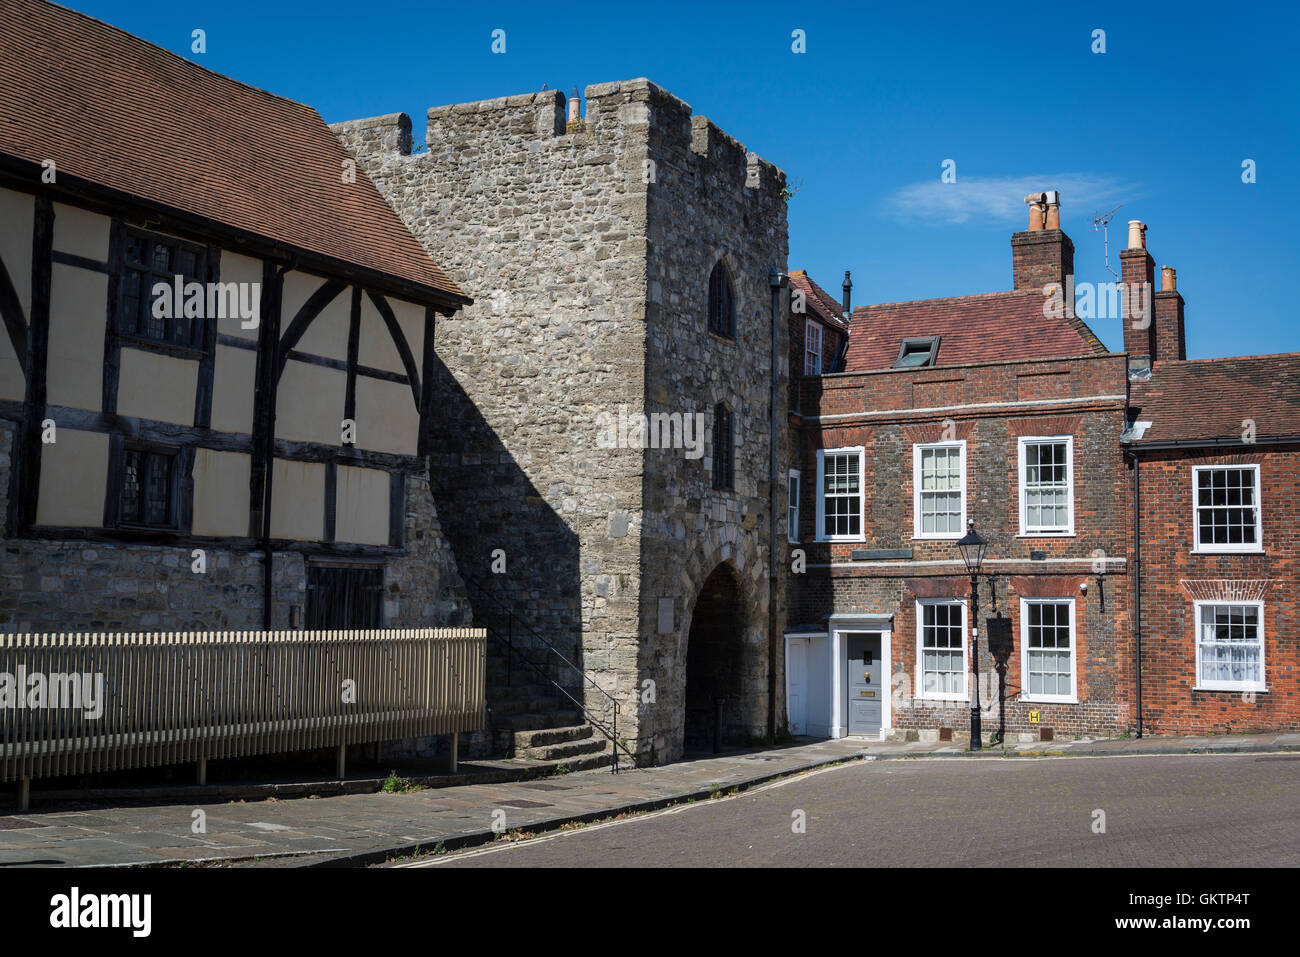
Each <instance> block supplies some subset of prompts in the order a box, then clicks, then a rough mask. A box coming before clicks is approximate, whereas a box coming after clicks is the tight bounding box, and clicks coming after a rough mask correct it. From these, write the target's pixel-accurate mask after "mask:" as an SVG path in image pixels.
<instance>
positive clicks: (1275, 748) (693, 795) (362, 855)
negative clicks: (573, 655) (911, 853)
mask: <svg viewBox="0 0 1300 957" xmlns="http://www.w3.org/2000/svg"><path fill="white" fill-rule="evenodd" d="M1071 750H1072V749H1070V748H1055V749H1052V750H1049V751H991V750H988V749H984V750H980V751H955V752H954V751H921V752H913V753H911V754H906V753H888V752H880V753H877V752H873V751H871V750H869V748H864V749H863V750H862V751H861V752H860V753H858V754H850V755H840V756H837V757H834V758H826V759H823V760H819V761H812V762H809V763H806V764H801V765H798V766H796V767H793V768H788V769H786V770H784V771H772V772H771V773H767V774H761V775H758V776H756V777H752V778H748V779H746V780H744V781H737V782H735V783H732V784H728V785H726V786H724V787H723V788H722V790H723V791H728V792H729V791H740V792H743V791H748V790H750V789H751V788H754V787H756V786H757V785H760V784H766V783H768V782H770V781H774V780H777V779H778V778H784V777H790V776H792V775H796V774H803V773H806V772H808V771H812V770H816V769H818V768H826V767H831V766H833V765H837V764H848V763H850V762H853V761H885V760H895V761H896V760H900V759H904V758H953V757H969V758H1035V757H1126V756H1127V757H1141V756H1152V755H1161V754H1173V755H1178V754H1252V753H1268V752H1280V751H1300V745H1276V744H1274V745H1262V744H1261V745H1238V746H1226V745H1224V746H1213V745H1212V746H1206V747H1199V746H1196V745H1188V746H1182V747H1177V748H1169V747H1161V746H1150V747H1140V746H1139V747H1129V748H1089V749H1087V750H1080V751H1078V752H1076V753H1074V754H1071V753H1070V752H1071ZM713 790H714V789H712V788H708V789H705V788H701V789H698V790H695V791H690V792H686V793H683V794H677V795H671V796H667V797H660V798H653V799H651V800H646V801H634V802H632V803H630V804H622V805H618V806H616V807H610V808H602V809H601V810H599V811H587V812H585V813H583V814H568V815H562V816H559V817H554V818H547V819H546V820H543V821H537V822H535V823H532V824H528V825H526V826H525V827H524V828H521V829H523V830H528V831H531V832H535V833H538V834H541V833H545V832H547V831H554V830H557V829H558V828H560V827H562V826H563V825H565V824H575V823H578V824H590V823H591V822H593V821H600V820H604V819H605V818H609V817H617V816H619V815H620V814H630V813H647V812H650V811H659V810H662V809H664V808H666V807H671V806H673V805H676V804H684V803H686V802H688V801H697V800H700V799H702V798H708V797H711V796H712V794H713ZM498 836H499V835H497V834H496V832H494V831H492V830H490V829H489V830H484V831H477V832H475V833H473V834H462V835H460V836H458V837H456V838H452V839H449V840H446V841H440V842H434V843H433V845H432V846H430V844H429V843H428V842H427V841H421V842H408V843H405V844H400V845H394V846H392V847H387V848H378V849H372V850H369V851H359V852H357V853H352V854H337V855H330V856H329V857H327V858H321V859H307V860H303V861H301V862H296V863H291V864H290V865H289V866H291V867H368V866H370V865H372V864H383V863H386V862H388V861H391V860H392V859H393V858H395V857H405V856H409V855H412V854H415V853H417V852H419V851H421V850H423V851H428V850H432V848H433V847H437V846H438V845H439V844H441V845H442V847H443V849H444V850H446V851H458V850H463V849H464V848H467V847H479V846H482V845H484V844H491V843H493V842H494V841H496V840H497V838H498Z"/></svg>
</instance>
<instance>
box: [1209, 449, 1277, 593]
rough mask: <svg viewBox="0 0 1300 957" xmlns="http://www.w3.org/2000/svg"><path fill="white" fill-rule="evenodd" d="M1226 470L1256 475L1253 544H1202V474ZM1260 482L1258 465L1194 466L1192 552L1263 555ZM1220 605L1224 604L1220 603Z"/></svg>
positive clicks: (1262, 496)
mask: <svg viewBox="0 0 1300 957" xmlns="http://www.w3.org/2000/svg"><path fill="white" fill-rule="evenodd" d="M1225 469H1249V470H1250V471H1252V472H1254V473H1255V541H1254V542H1252V543H1247V542H1242V543H1241V544H1239V545H1233V544H1226V545H1219V544H1215V543H1213V542H1211V543H1208V544H1202V543H1201V523H1200V521H1199V519H1200V517H1201V510H1200V506H1199V505H1198V504H1197V503H1198V501H1199V496H1200V485H1201V479H1200V473H1202V472H1215V471H1223V470H1225ZM1263 492H1264V490H1263V488H1262V484H1261V480H1260V474H1259V466H1258V465H1250V464H1243V465H1230V464H1224V465H1193V466H1192V551H1193V552H1194V553H1201V554H1207V555H1214V554H1219V553H1223V552H1252V553H1256V554H1262V553H1263V551H1264V495H1263ZM1219 604H1222V602H1220V603H1219Z"/></svg>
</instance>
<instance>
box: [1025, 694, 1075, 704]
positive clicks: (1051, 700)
mask: <svg viewBox="0 0 1300 957" xmlns="http://www.w3.org/2000/svg"><path fill="white" fill-rule="evenodd" d="M1020 703H1021V704H1078V703H1079V699H1078V698H1077V697H1076V698H1031V697H1029V696H1028V695H1023V694H1022V695H1021V696H1020Z"/></svg>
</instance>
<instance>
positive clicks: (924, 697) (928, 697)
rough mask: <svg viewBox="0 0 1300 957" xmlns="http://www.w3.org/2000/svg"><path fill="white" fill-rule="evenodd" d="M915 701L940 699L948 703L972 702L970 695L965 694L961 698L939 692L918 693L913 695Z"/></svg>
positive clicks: (939, 700)
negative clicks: (939, 693) (938, 693)
mask: <svg viewBox="0 0 1300 957" xmlns="http://www.w3.org/2000/svg"><path fill="white" fill-rule="evenodd" d="M912 698H913V700H914V701H938V702H942V703H946V704H970V697H969V696H967V695H963V696H961V697H960V698H958V697H954V696H952V695H937V694H918V695H913V696H912Z"/></svg>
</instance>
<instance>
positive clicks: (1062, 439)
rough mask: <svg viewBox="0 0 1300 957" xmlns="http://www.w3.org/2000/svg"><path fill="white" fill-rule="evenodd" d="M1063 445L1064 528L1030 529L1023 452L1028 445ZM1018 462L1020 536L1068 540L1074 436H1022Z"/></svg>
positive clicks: (1071, 520)
mask: <svg viewBox="0 0 1300 957" xmlns="http://www.w3.org/2000/svg"><path fill="white" fill-rule="evenodd" d="M1061 443H1064V445H1065V492H1066V500H1065V509H1066V522H1065V527H1064V528H1030V527H1029V506H1028V503H1027V498H1028V492H1029V489H1028V486H1027V484H1026V478H1027V476H1028V474H1029V461H1028V459H1027V457H1026V455H1025V452H1026V450H1027V448H1028V446H1030V445H1058V444H1061ZM1017 450H1018V457H1019V460H1020V465H1019V473H1020V480H1019V485H1020V535H1021V537H1023V538H1068V537H1069V536H1071V535H1073V534H1074V436H1073V435H1022V436H1021V437H1020V441H1019V442H1018V443H1017Z"/></svg>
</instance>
